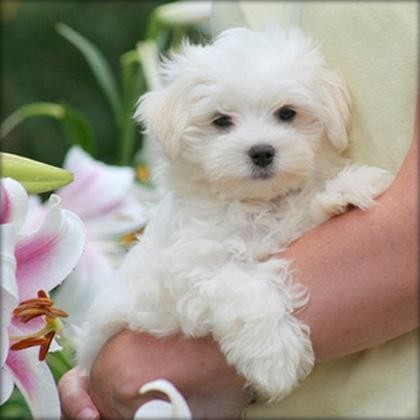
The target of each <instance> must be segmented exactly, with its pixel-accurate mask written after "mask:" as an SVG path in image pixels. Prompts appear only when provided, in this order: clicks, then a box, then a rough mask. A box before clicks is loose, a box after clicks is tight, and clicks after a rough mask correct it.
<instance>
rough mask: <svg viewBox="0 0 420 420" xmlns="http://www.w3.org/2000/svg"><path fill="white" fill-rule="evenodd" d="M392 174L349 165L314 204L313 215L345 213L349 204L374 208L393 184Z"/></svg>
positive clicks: (320, 194)
mask: <svg viewBox="0 0 420 420" xmlns="http://www.w3.org/2000/svg"><path fill="white" fill-rule="evenodd" d="M392 180H393V175H392V174H391V173H390V172H388V171H386V170H384V169H381V168H377V167H374V166H358V165H350V166H347V167H346V168H344V169H343V170H342V171H340V172H339V173H338V174H337V175H336V176H335V177H334V178H332V179H330V180H329V181H328V183H327V185H326V187H325V190H324V191H323V192H321V193H319V194H317V195H316V196H315V199H314V200H313V202H312V203H311V212H312V215H313V216H314V217H316V218H318V219H321V220H322V219H324V220H325V219H328V218H329V217H331V216H334V215H337V214H341V213H344V212H345V211H346V209H347V207H348V206H349V205H352V206H355V207H359V208H361V209H363V210H366V209H368V208H369V207H371V206H372V205H373V204H374V202H375V198H377V197H379V196H380V195H381V194H382V193H383V192H384V191H385V190H386V189H387V188H388V187H389V185H390V184H391V182H392Z"/></svg>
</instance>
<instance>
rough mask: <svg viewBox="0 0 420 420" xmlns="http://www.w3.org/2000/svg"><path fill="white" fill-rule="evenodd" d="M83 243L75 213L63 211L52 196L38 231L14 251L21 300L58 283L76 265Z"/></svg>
mask: <svg viewBox="0 0 420 420" xmlns="http://www.w3.org/2000/svg"><path fill="white" fill-rule="evenodd" d="M84 244H85V229H84V226H83V223H82V222H81V220H80V219H79V218H78V217H77V216H76V215H75V214H73V213H71V212H69V211H66V210H62V209H61V208H60V198H59V197H58V196H56V195H52V196H51V197H50V201H49V209H48V212H47V215H46V217H45V220H44V223H43V225H42V226H41V228H40V229H39V230H38V231H37V232H35V233H34V234H32V235H29V236H27V237H24V238H23V239H22V240H20V241H19V242H18V243H17V245H16V248H15V256H16V260H17V271H16V278H17V284H18V289H19V298H20V300H25V299H30V298H32V297H34V296H36V293H37V291H38V290H40V289H43V290H46V291H49V290H51V289H52V288H54V287H55V286H57V285H58V284H60V283H61V282H62V281H63V280H64V279H65V277H66V276H68V275H69V274H70V272H71V270H72V269H73V268H74V267H75V265H76V264H77V262H78V260H79V259H80V256H81V254H82V251H83V248H84Z"/></svg>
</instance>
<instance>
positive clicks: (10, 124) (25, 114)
mask: <svg viewBox="0 0 420 420" xmlns="http://www.w3.org/2000/svg"><path fill="white" fill-rule="evenodd" d="M64 112H65V111H64V109H63V107H62V106H61V105H59V104H55V103H49V102H36V103H33V104H29V105H24V106H22V107H21V108H19V109H18V110H17V111H15V112H14V113H13V114H11V115H10V116H9V117H7V118H6V119H5V120H4V121H3V123H2V124H1V128H0V137H1V138H4V137H6V136H7V135H8V134H9V133H10V132H11V131H12V130H13V129H14V128H15V127H16V126H17V125H19V124H20V123H21V122H22V121H24V120H25V119H27V118H31V117H51V118H56V119H61V118H62V117H63V114H64Z"/></svg>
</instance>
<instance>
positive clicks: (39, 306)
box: [10, 290, 68, 361]
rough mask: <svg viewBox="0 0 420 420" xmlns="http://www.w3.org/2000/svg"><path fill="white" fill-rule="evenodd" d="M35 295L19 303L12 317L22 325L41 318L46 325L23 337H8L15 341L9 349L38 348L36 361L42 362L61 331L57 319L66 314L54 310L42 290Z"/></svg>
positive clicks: (61, 326) (59, 321)
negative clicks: (56, 335) (35, 296)
mask: <svg viewBox="0 0 420 420" xmlns="http://www.w3.org/2000/svg"><path fill="white" fill-rule="evenodd" d="M37 295H38V297H37V298H33V299H28V300H25V301H23V302H21V303H20V304H19V306H18V307H16V308H15V309H14V310H13V315H14V316H15V317H16V318H17V319H19V320H20V321H22V322H23V323H27V322H29V321H30V320H32V319H34V318H38V317H40V316H42V317H44V319H45V321H46V325H45V326H44V327H43V328H42V329H40V330H39V331H36V332H34V333H31V334H28V335H25V336H14V337H10V338H11V340H12V341H15V343H13V344H12V345H11V346H10V349H11V350H22V349H26V348H29V347H34V346H39V347H40V348H39V355H38V359H39V360H40V361H42V360H45V358H46V357H47V353H48V350H49V348H50V345H51V343H52V340H53V338H54V336H55V334H59V333H60V332H61V331H62V329H63V323H62V322H61V320H60V319H59V317H62V318H66V317H68V314H67V313H66V312H65V311H63V310H61V309H58V308H55V307H54V306H53V301H52V299H50V297H49V296H48V294H47V293H46V292H44V291H43V290H40V291H39V292H38V294H37Z"/></svg>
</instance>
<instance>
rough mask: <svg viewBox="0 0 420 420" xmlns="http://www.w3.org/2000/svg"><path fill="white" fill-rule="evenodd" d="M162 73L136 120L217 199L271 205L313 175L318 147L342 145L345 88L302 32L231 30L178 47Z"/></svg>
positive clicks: (346, 109) (171, 159)
mask: <svg viewBox="0 0 420 420" xmlns="http://www.w3.org/2000/svg"><path fill="white" fill-rule="evenodd" d="M162 71H163V75H164V78H165V79H166V87H165V88H163V89H161V90H159V91H153V92H150V93H147V94H146V95H144V96H143V97H142V98H141V99H140V101H139V107H138V110H137V113H136V117H137V119H138V120H140V121H141V122H142V123H143V124H144V125H145V127H146V130H148V131H149V132H150V133H151V134H152V135H153V136H154V137H155V138H156V139H157V140H158V141H159V143H160V144H161V146H162V149H163V152H164V154H165V155H166V157H167V158H168V160H169V162H170V163H171V164H173V165H182V166H183V167H184V168H187V169H188V170H187V171H184V174H185V173H188V171H189V173H190V175H191V176H193V177H194V179H198V178H199V179H200V180H201V181H202V182H203V185H204V184H205V185H208V186H209V188H210V189H211V190H212V191H214V192H216V193H219V194H222V195H224V196H227V197H232V198H237V199H261V200H270V199H272V198H274V197H276V196H278V195H280V194H283V193H285V192H287V191H289V190H291V189H294V188H297V187H299V186H301V185H302V183H304V182H305V179H308V177H310V176H312V175H313V173H314V171H316V170H317V168H316V162H317V159H316V158H317V156H318V155H319V154H320V153H322V152H323V151H322V149H323V148H325V147H330V148H334V149H336V150H337V151H339V152H341V151H342V150H344V149H345V147H346V146H347V133H346V123H347V120H348V116H349V96H348V93H347V90H346V88H345V85H344V83H343V81H342V79H341V78H340V77H339V76H338V75H337V74H336V73H334V72H332V71H331V70H329V69H328V68H327V66H326V64H325V62H324V59H323V57H322V55H321V54H320V52H319V49H318V47H317V45H315V44H314V43H313V42H312V41H311V40H309V39H308V38H306V37H305V36H304V35H303V34H302V32H301V31H300V30H298V29H292V30H289V31H282V30H279V29H269V30H266V31H264V32H253V31H250V30H247V29H243V28H235V29H230V30H227V31H225V32H223V33H222V34H221V35H220V36H219V37H218V38H217V40H216V41H215V42H214V43H213V44H212V45H209V46H192V45H188V44H184V46H183V48H182V50H181V52H179V53H177V54H174V55H173V56H172V57H171V58H170V59H169V60H167V61H166V62H165V63H164V64H163V68H162Z"/></svg>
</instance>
